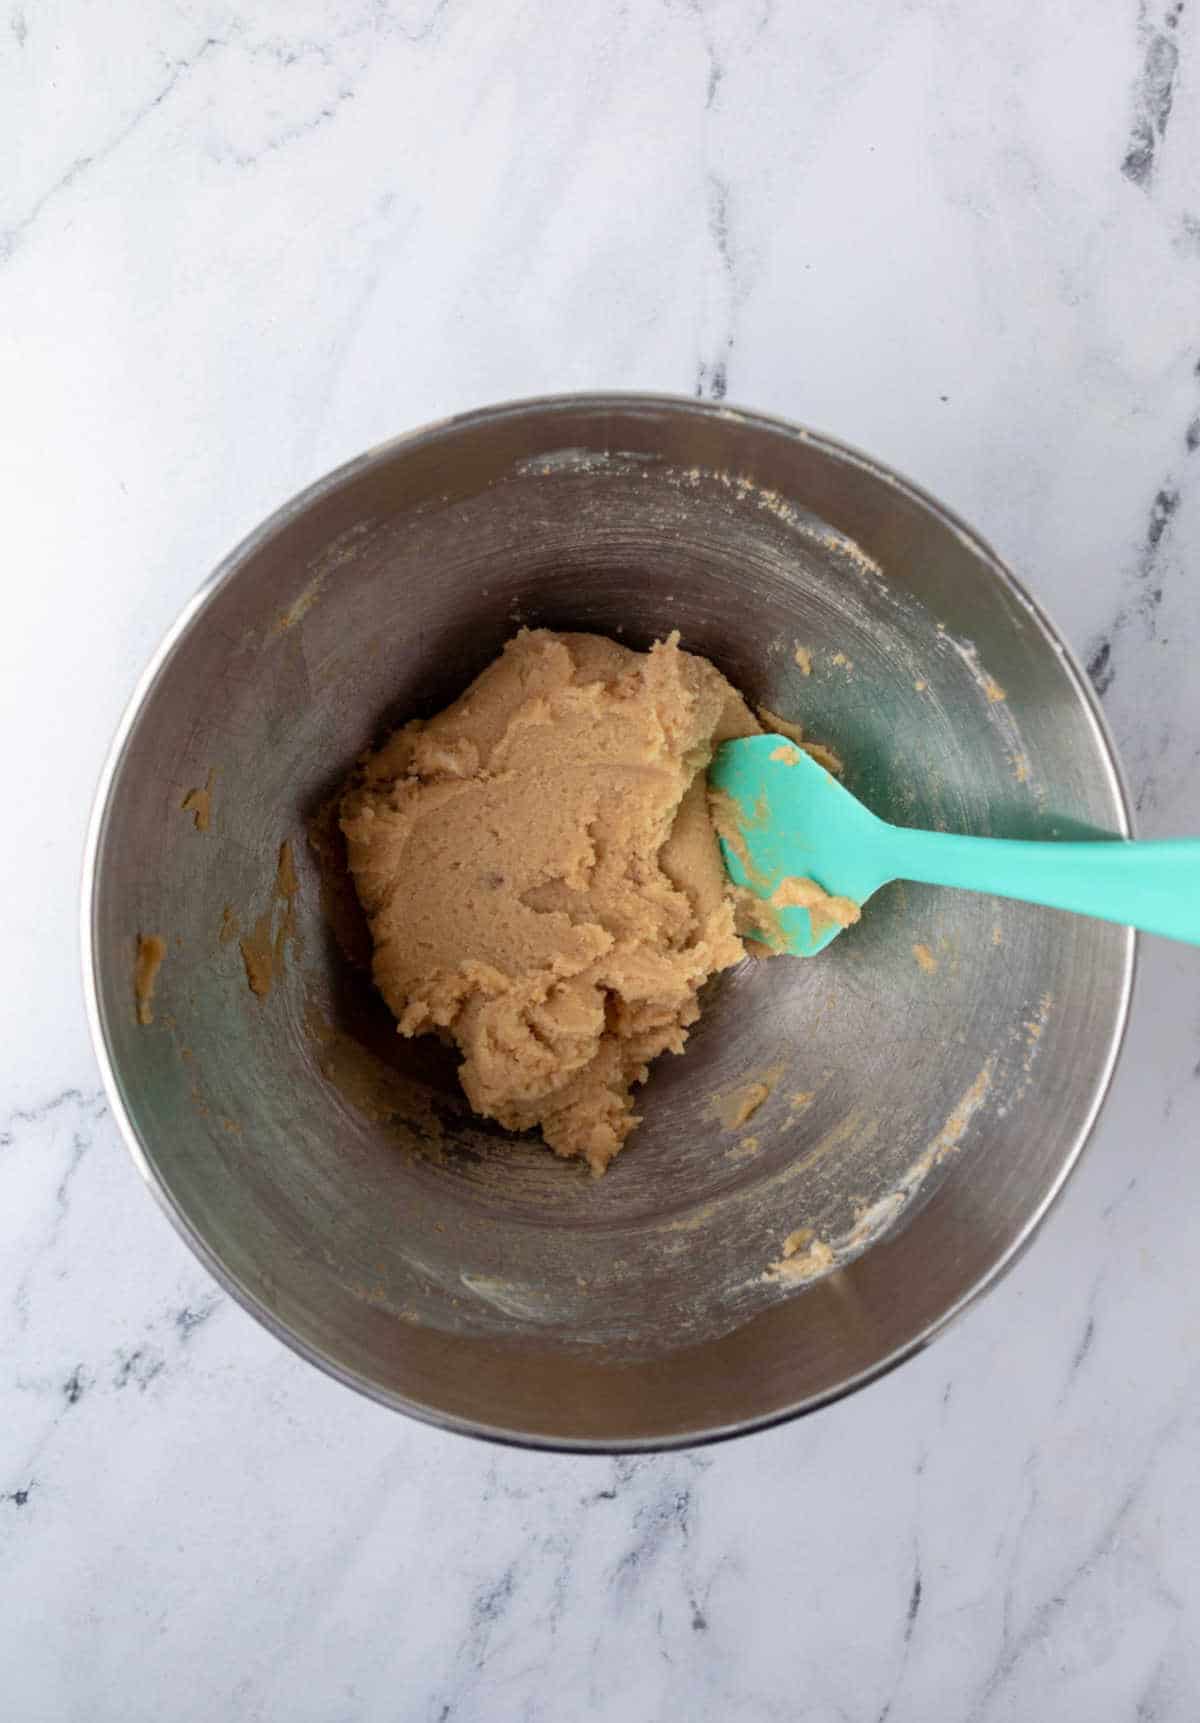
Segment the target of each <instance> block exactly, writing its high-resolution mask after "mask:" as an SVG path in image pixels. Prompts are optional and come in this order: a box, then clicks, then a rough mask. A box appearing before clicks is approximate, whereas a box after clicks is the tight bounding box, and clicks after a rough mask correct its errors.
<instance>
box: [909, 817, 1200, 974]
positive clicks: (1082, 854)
mask: <svg viewBox="0 0 1200 1723" xmlns="http://www.w3.org/2000/svg"><path fill="white" fill-rule="evenodd" d="M887 848H888V860H889V863H890V864H891V866H892V868H893V869H894V872H895V877H896V878H897V879H911V880H920V881H921V882H922V883H924V884H926V885H952V886H959V887H961V888H962V889H963V890H965V891H986V892H992V893H995V894H996V895H997V896H999V897H1015V898H1020V899H1022V900H1023V901H1024V902H1026V903H1044V904H1048V905H1049V906H1050V907H1051V908H1052V909H1071V910H1074V911H1076V913H1077V914H1079V915H1094V916H1098V917H1099V918H1100V919H1101V920H1102V921H1118V922H1122V923H1124V924H1125V925H1126V926H1128V927H1139V928H1141V929H1142V930H1143V931H1144V932H1146V933H1162V934H1165V935H1166V936H1167V938H1168V939H1184V940H1188V941H1189V942H1190V943H1191V944H1193V945H1200V838H1169V839H1166V840H1164V841H1162V842H1155V843H1137V842H1132V841H1129V840H1126V839H1120V838H1117V839H1113V840H1111V841H1105V840H1103V839H1100V840H1097V841H1095V842H1089V843H1070V844H1058V843H1026V842H1022V841H1020V840H1017V839H1012V838H964V837H955V836H953V835H951V834H950V833H946V832H914V831H906V830H903V829H902V828H899V827H895V826H893V827H892V828H891V830H890V831H889V833H888V844H887Z"/></svg>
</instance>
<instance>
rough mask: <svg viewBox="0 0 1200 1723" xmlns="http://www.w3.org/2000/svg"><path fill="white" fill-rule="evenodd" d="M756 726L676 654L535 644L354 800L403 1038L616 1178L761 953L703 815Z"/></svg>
mask: <svg viewBox="0 0 1200 1723" xmlns="http://www.w3.org/2000/svg"><path fill="white" fill-rule="evenodd" d="M759 729H760V726H759V724H758V723H757V722H756V720H755V719H754V718H753V717H752V716H751V713H750V711H749V710H748V708H747V707H746V705H745V703H744V701H743V700H742V699H741V697H740V695H738V694H737V693H736V692H735V690H734V689H733V688H731V687H730V685H729V683H728V682H726V680H725V678H724V677H723V676H722V675H721V674H720V672H719V671H718V670H716V669H714V668H713V666H712V665H711V664H709V663H708V662H707V660H706V659H703V658H697V657H694V656H693V655H692V654H691V653H688V652H682V651H680V649H679V645H678V637H677V636H676V635H672V636H671V638H670V639H669V640H667V641H666V642H665V643H660V644H658V645H656V646H654V647H652V648H651V650H650V651H649V652H633V651H630V650H628V649H627V648H626V647H623V646H618V645H617V644H616V643H615V642H614V641H611V640H606V639H602V638H601V637H600V636H598V635H591V634H561V635H559V634H551V633H549V632H548V631H546V630H544V629H539V630H536V631H533V632H529V631H527V630H525V631H522V632H521V633H520V634H518V635H517V636H516V638H515V639H514V640H510V641H509V643H508V645H507V646H506V647H505V649H504V653H503V655H502V656H501V657H500V658H499V659H497V660H496V662H495V663H494V664H492V665H490V666H489V667H488V669H486V670H485V671H484V672H483V674H482V675H481V676H479V677H478V678H477V680H476V681H475V682H473V683H472V684H471V686H470V688H468V689H467V691H466V693H465V694H464V695H463V696H462V698H461V699H459V700H456V701H455V702H454V704H453V705H452V706H449V707H447V708H446V710H445V711H444V712H442V713H440V714H439V715H438V716H437V717H436V718H433V719H431V720H430V721H429V722H428V723H420V722H416V723H411V724H407V725H405V727H404V728H403V729H402V730H399V731H397V733H396V734H395V735H394V736H393V737H392V738H391V740H390V741H389V742H388V743H387V744H386V746H385V747H383V748H381V749H380V751H379V752H378V753H376V754H374V755H372V756H371V757H370V758H369V759H368V760H367V761H366V762H365V763H364V764H363V766H362V767H361V769H360V771H359V772H358V773H357V774H356V777H355V779H354V780H353V783H352V785H351V787H350V788H349V789H348V790H347V792H346V794H345V796H344V798H343V801H342V812H341V824H342V830H343V831H344V833H345V836H346V840H347V845H348V850H349V860H350V868H351V871H352V873H353V876H354V881H355V885H356V887H357V889H358V894H359V897H360V899H361V901H362V904H363V907H364V909H365V910H366V913H367V917H368V920H369V921H370V925H371V932H372V935H373V938H374V945H375V951H374V976H375V981H376V984H377V986H378V987H379V990H380V992H381V993H382V994H383V996H384V998H385V999H386V1000H387V1002H388V1004H389V1005H390V1006H391V1008H392V1010H393V1011H394V1012H395V1014H396V1017H397V1020H398V1024H399V1029H400V1033H401V1034H402V1035H420V1034H424V1033H427V1032H429V1031H435V1032H440V1033H442V1034H443V1035H448V1036H450V1037H452V1038H453V1040H454V1041H455V1042H456V1043H457V1045H458V1047H459V1049H460V1050H461V1052H462V1055H463V1064H462V1069H461V1072H460V1076H461V1080H462V1086H463V1088H464V1090H465V1091H466V1094H467V1098H468V1100H469V1101H470V1103H471V1105H472V1107H474V1109H475V1110H476V1112H479V1113H483V1114H486V1115H487V1116H488V1117H490V1118H493V1119H497V1120H499V1122H500V1123H501V1124H502V1125H504V1126H506V1127H507V1128H508V1129H510V1130H514V1131H519V1130H526V1129H528V1128H530V1127H532V1126H540V1127H541V1131H542V1136H543V1137H544V1138H545V1141H546V1142H547V1143H548V1144H549V1146H550V1147H551V1148H552V1149H553V1150H554V1151H555V1153H556V1154H559V1155H563V1156H571V1155H579V1156H582V1157H583V1158H584V1159H585V1160H586V1161H587V1162H588V1164H589V1166H590V1167H591V1168H592V1170H593V1172H596V1173H600V1172H603V1170H604V1168H605V1167H606V1166H607V1165H608V1163H609V1161H610V1160H611V1159H612V1157H613V1156H614V1155H615V1154H616V1153H617V1152H618V1151H619V1149H620V1148H621V1145H622V1144H623V1143H624V1141H625V1138H626V1137H627V1136H628V1135H629V1133H630V1131H632V1130H633V1129H634V1127H635V1126H636V1125H637V1123H638V1116H637V1115H636V1114H635V1113H634V1111H633V1100H632V1096H631V1093H630V1091H631V1088H632V1086H633V1085H634V1084H635V1083H641V1082H644V1081H645V1079H646V1075H647V1069H648V1066H649V1064H650V1061H651V1060H652V1059H654V1058H657V1056H658V1055H659V1054H660V1053H663V1052H667V1051H670V1052H673V1053H679V1052H682V1050H683V1044H684V1041H685V1040H686V1038H687V1029H688V1025H689V1024H691V1023H694V1022H695V1020H696V1018H697V1016H698V1015H699V1007H698V1006H697V1003H696V993H697V991H698V989H699V988H700V986H701V985H702V983H703V982H704V981H706V980H707V978H708V977H709V976H710V975H712V974H713V973H714V972H715V971H717V970H719V969H725V968H727V967H728V966H729V965H730V964H733V963H736V962H737V961H738V959H739V958H741V957H742V956H743V955H744V951H743V947H742V942H741V940H740V938H739V937H738V934H737V931H736V928H735V924H734V904H733V899H732V894H731V891H730V888H729V887H728V885H727V882H726V877H725V870H724V867H723V865H722V862H721V855H720V851H719V849H718V845H717V840H716V835H715V832H714V830H713V826H712V823H711V821H710V818H709V811H708V803H707V797H706V786H705V771H706V768H707V766H708V763H709V760H710V758H711V756H712V751H713V748H714V747H715V746H716V744H717V743H719V742H722V741H724V740H726V739H727V738H729V737H733V736H749V735H754V734H757V733H758V731H759Z"/></svg>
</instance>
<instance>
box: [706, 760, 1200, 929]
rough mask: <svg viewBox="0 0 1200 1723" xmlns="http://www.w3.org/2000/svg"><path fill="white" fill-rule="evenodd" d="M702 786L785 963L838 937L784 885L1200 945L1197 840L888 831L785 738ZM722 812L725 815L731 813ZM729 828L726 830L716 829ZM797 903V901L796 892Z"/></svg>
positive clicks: (737, 876)
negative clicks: (953, 890) (1040, 907)
mask: <svg viewBox="0 0 1200 1723" xmlns="http://www.w3.org/2000/svg"><path fill="white" fill-rule="evenodd" d="M709 784H710V785H711V787H712V788H713V789H715V790H719V791H723V792H724V794H725V795H726V796H728V797H729V798H731V801H732V802H733V803H734V804H736V807H735V808H730V809H729V810H728V811H729V813H730V814H731V815H732V816H733V819H734V824H735V827H736V830H735V832H734V833H732V834H731V836H732V841H731V838H730V837H729V836H726V835H722V837H721V849H722V852H723V854H724V857H725V867H726V870H727V872H728V873H729V876H730V878H731V879H732V880H733V882H734V884H735V885H740V886H745V887H747V888H748V889H749V890H750V891H752V892H753V893H754V894H755V896H756V897H760V898H764V899H766V900H767V901H768V902H770V900H771V898H772V897H773V896H776V894H778V896H777V901H779V900H782V901H783V903H784V907H775V908H772V910H771V913H770V924H771V926H772V928H777V929H778V931H779V932H780V933H781V934H782V935H783V938H784V941H785V944H786V948H787V950H788V951H791V952H795V953H796V954H798V955H799V956H802V957H813V956H815V955H816V953H817V952H818V951H821V950H823V949H824V947H825V946H827V945H828V944H829V942H830V940H831V939H833V938H834V937H835V936H836V935H837V934H838V933H840V932H841V927H840V925H839V924H838V923H836V922H831V921H830V920H829V919H828V917H826V916H823V915H822V914H821V913H820V910H819V908H818V909H817V910H816V911H815V912H812V913H810V911H809V910H808V909H806V908H802V907H799V906H798V905H796V904H794V903H793V904H792V905H790V906H789V905H787V904H786V899H787V897H788V896H789V895H791V896H793V897H795V896H796V895H797V893H796V892H795V891H794V890H793V891H791V892H790V893H789V890H788V889H787V888H784V890H782V891H780V890H779V888H780V885H781V882H782V881H784V880H789V879H790V880H814V881H815V882H816V884H817V885H819V886H820V887H822V889H823V890H824V891H826V892H828V893H829V894H830V895H831V896H833V897H839V898H849V899H851V900H852V902H853V903H855V904H864V903H865V902H866V901H867V899H868V898H869V897H871V896H872V894H873V893H875V892H877V891H878V890H879V888H880V886H883V885H887V884H888V883H889V882H890V881H891V880H895V879H909V880H920V881H921V882H922V883H923V884H925V885H951V886H958V887H960V888H961V889H963V890H965V891H983V892H992V893H994V894H995V895H996V896H998V897H1016V898H1021V899H1023V900H1024V901H1025V902H1026V903H1043V904H1048V905H1050V907H1051V908H1054V909H1070V910H1075V911H1076V912H1077V913H1078V914H1080V915H1094V916H1098V917H1100V919H1101V920H1103V921H1118V922H1122V923H1124V924H1125V925H1126V926H1129V927H1139V928H1142V929H1143V930H1144V931H1145V932H1147V933H1163V934H1166V935H1167V937H1168V938H1169V939H1185V940H1189V941H1191V943H1192V944H1194V945H1200V839H1197V838H1172V839H1168V840H1166V841H1165V842H1158V843H1135V842H1132V841H1128V840H1122V839H1116V840H1102V839H1098V840H1096V841H1094V842H1089V843H1037V842H1034V843H1030V842H1026V841H1023V840H1018V839H1015V838H968V837H956V836H953V835H952V834H950V833H947V832H922V831H911V830H909V829H908V828H907V827H903V826H893V825H889V824H888V823H887V822H886V821H885V820H881V819H878V818H877V817H876V816H875V815H874V814H872V813H870V812H869V811H868V810H867V809H866V808H864V807H863V805H862V803H861V802H860V801H857V800H856V799H855V797H854V796H852V795H851V794H850V792H849V790H847V789H844V788H843V787H842V785H841V784H839V783H838V781H837V779H836V778H834V777H832V776H831V775H830V774H829V773H828V772H827V771H826V770H825V768H824V767H823V766H820V765H818V764H817V762H816V761H815V760H814V759H811V758H810V756H809V755H808V754H806V753H805V752H804V751H803V749H801V748H798V747H797V746H796V745H795V744H794V743H792V742H789V741H788V740H787V739H786V738H785V737H783V736H750V737H747V738H746V739H745V740H744V741H739V742H726V743H724V744H723V745H722V746H721V747H720V748H718V750H717V753H716V757H715V758H714V760H713V763H712V765H711V767H710V768H709ZM727 806H728V804H727ZM720 823H726V824H727V823H728V822H719V824H720ZM799 895H803V893H802V892H801V893H800V894H799Z"/></svg>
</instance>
